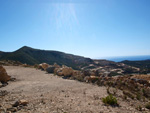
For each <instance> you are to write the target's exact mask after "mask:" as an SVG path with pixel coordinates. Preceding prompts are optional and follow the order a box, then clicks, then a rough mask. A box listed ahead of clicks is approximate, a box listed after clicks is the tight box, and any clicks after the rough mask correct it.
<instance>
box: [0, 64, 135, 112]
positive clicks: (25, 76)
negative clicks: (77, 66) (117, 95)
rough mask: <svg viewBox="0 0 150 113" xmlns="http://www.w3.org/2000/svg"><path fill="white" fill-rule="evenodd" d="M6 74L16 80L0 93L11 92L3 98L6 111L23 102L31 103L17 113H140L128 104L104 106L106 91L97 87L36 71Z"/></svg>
mask: <svg viewBox="0 0 150 113" xmlns="http://www.w3.org/2000/svg"><path fill="white" fill-rule="evenodd" d="M5 69H6V71H7V73H8V74H9V75H10V76H12V77H14V78H16V79H17V80H16V81H14V82H10V83H9V85H7V86H6V87H3V88H0V90H6V91H8V92H9V93H8V95H6V96H4V97H3V98H1V101H2V102H1V106H2V107H3V109H5V110H6V109H7V108H9V107H11V105H12V104H13V103H14V102H16V101H17V100H20V99H25V100H27V101H28V102H29V104H28V105H27V106H23V107H22V108H20V109H19V110H17V112H18V113H108V112H111V113H117V112H118V113H131V112H132V113H133V112H138V111H137V110H136V109H134V108H132V107H131V106H130V105H128V103H126V102H122V101H121V100H118V101H119V103H120V107H111V106H105V105H103V103H102V101H101V99H102V98H103V97H106V96H107V91H106V87H99V86H94V85H92V84H87V83H81V82H78V81H75V80H66V79H62V78H61V77H58V76H54V75H52V74H47V73H46V72H44V71H40V70H36V69H34V68H24V67H17V66H16V67H15V66H5Z"/></svg>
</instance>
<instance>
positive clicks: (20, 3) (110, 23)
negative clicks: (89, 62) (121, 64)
mask: <svg viewBox="0 0 150 113" xmlns="http://www.w3.org/2000/svg"><path fill="white" fill-rule="evenodd" d="M24 45H26V46H30V47H33V48H39V49H45V50H57V51H62V52H66V53H71V54H75V55H81V56H85V57H90V58H98V57H99V58H100V57H105V56H133V55H150V0H0V51H14V50H16V49H18V48H20V47H22V46H24Z"/></svg>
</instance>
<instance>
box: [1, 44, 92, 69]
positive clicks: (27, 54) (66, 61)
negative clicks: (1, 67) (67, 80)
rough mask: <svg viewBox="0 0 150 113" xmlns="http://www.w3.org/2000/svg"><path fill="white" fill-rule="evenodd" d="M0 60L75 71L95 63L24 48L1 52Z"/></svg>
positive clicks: (61, 53)
mask: <svg viewBox="0 0 150 113" xmlns="http://www.w3.org/2000/svg"><path fill="white" fill-rule="evenodd" d="M0 60H14V61H20V62H21V63H27V64H30V65H34V64H40V63H43V62H45V63H48V64H54V63H57V64H59V65H67V66H69V67H72V68H74V69H79V68H81V67H82V66H85V65H87V64H90V63H93V60H92V59H90V58H85V57H81V56H76V55H72V54H67V53H63V52H59V51H48V50H40V49H34V48H31V47H27V46H24V47H22V48H20V49H18V50H16V51H14V52H0Z"/></svg>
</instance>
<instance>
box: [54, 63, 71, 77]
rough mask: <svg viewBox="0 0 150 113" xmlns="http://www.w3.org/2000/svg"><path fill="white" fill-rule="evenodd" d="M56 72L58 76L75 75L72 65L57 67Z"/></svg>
mask: <svg viewBox="0 0 150 113" xmlns="http://www.w3.org/2000/svg"><path fill="white" fill-rule="evenodd" d="M54 73H55V74H56V75H58V76H64V77H69V76H72V75H73V69H72V68H71V67H67V66H63V67H62V68H55V70H54Z"/></svg>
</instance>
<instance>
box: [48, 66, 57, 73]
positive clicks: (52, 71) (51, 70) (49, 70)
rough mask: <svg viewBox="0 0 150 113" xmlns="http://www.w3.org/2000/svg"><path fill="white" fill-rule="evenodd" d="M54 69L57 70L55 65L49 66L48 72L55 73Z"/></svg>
mask: <svg viewBox="0 0 150 113" xmlns="http://www.w3.org/2000/svg"><path fill="white" fill-rule="evenodd" d="M54 70H55V67H54V66H51V67H48V68H47V69H46V72H48V73H54Z"/></svg>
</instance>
